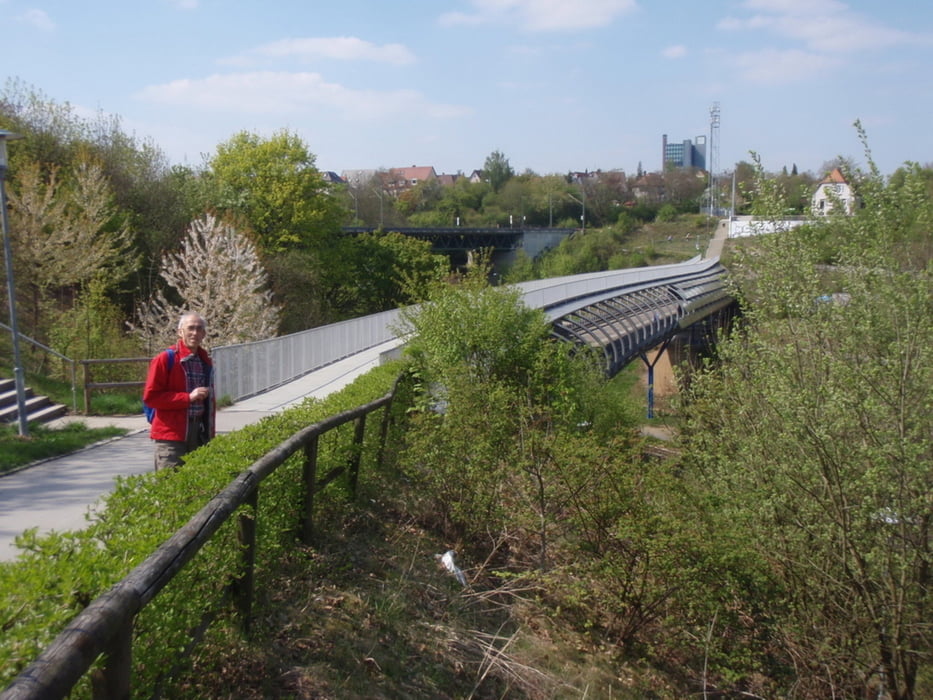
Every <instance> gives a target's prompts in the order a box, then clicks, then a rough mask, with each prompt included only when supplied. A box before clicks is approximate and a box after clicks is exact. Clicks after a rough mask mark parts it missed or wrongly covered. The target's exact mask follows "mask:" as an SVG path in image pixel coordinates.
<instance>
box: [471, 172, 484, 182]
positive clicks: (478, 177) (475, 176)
mask: <svg viewBox="0 0 933 700" xmlns="http://www.w3.org/2000/svg"><path fill="white" fill-rule="evenodd" d="M485 180H486V178H484V177H483V171H482V170H474V171H473V172H472V173H470V183H471V184H473V185H476V184H479V183H480V182H485Z"/></svg>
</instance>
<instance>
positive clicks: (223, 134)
mask: <svg viewBox="0 0 933 700" xmlns="http://www.w3.org/2000/svg"><path fill="white" fill-rule="evenodd" d="M0 13H2V14H0V16H2V17H3V18H4V23H5V27H4V28H3V29H2V31H3V34H2V39H0V47H2V55H3V58H2V73H0V75H2V77H3V78H4V80H6V79H9V78H13V79H18V80H20V81H22V82H23V83H25V84H26V85H28V86H30V87H32V88H35V89H36V90H38V91H40V92H41V93H42V94H44V95H45V96H46V97H48V98H50V99H52V100H54V101H56V102H61V103H63V102H68V103H70V104H71V105H72V106H73V107H74V108H75V109H77V110H80V111H81V112H82V113H86V114H88V115H93V114H94V113H95V112H98V111H99V112H104V113H108V114H111V113H112V114H116V115H118V116H119V117H120V118H121V120H122V125H123V128H124V130H126V131H128V132H130V133H133V134H135V135H136V136H138V137H140V138H146V139H151V140H152V141H153V142H154V143H155V144H157V145H158V146H159V147H160V148H161V149H162V150H163V151H165V153H166V154H167V155H168V157H169V158H170V160H171V161H172V162H175V163H185V164H188V165H192V166H197V165H200V164H201V163H202V162H203V156H204V155H209V154H212V153H214V152H215V150H216V147H217V145H218V144H219V143H221V142H223V141H225V140H227V139H228V138H230V136H232V135H233V134H234V133H236V132H238V131H242V130H247V131H251V132H254V133H257V134H261V135H271V134H272V133H274V132H275V131H276V130H279V129H288V130H289V131H291V132H293V133H296V134H298V135H299V136H300V137H301V138H302V139H303V140H304V142H305V143H306V144H307V146H308V148H309V150H310V151H311V152H312V153H314V154H316V156H317V165H318V167H319V168H320V169H322V170H335V171H338V172H340V171H341V170H345V169H357V168H390V167H401V166H409V165H433V166H434V167H435V168H436V169H437V171H438V172H439V173H440V172H448V173H455V172H458V171H462V172H465V173H469V172H471V171H472V170H473V169H475V168H481V167H482V165H483V161H484V160H485V158H486V156H487V155H488V154H489V153H491V152H492V151H493V150H499V151H501V152H502V153H504V154H505V155H506V156H507V157H508V158H509V161H510V163H511V165H512V167H513V168H515V169H516V170H517V171H519V172H521V171H523V170H525V169H531V170H533V171H535V172H537V173H540V174H545V173H566V172H568V171H571V170H581V171H582V170H596V169H602V170H610V169H623V170H625V171H626V172H628V173H634V172H635V170H636V169H637V167H638V166H639V164H641V165H642V167H643V168H644V169H645V170H657V169H659V168H660V167H661V136H662V134H665V133H666V134H668V137H669V139H670V140H673V141H682V140H684V139H695V137H697V136H700V135H703V136H708V135H709V133H710V110H711V108H712V106H713V105H714V104H717V103H718V105H719V110H720V119H719V124H720V126H719V130H718V136H719V139H718V140H719V149H718V150H719V159H718V160H719V166H720V167H719V170H721V171H727V170H729V169H730V168H731V167H732V164H733V163H735V162H737V161H739V160H749V159H750V156H749V153H750V152H751V151H754V152H756V153H758V154H760V156H761V160H762V162H763V164H764V166H765V168H766V169H768V170H772V171H776V170H780V168H782V167H784V166H786V167H787V168H791V167H792V166H793V165H794V164H796V165H797V167H798V169H799V170H801V171H810V172H812V173H814V174H822V173H819V172H818V171H820V169H821V168H822V166H823V165H824V164H825V163H826V162H827V161H830V160H832V159H833V158H834V157H836V156H844V157H849V158H852V159H854V160H855V161H856V162H857V163H858V164H860V165H863V166H864V165H865V158H864V156H863V150H862V147H861V145H860V143H859V141H858V138H857V134H856V131H855V129H854V127H853V123H854V122H855V121H856V120H857V119H858V120H860V121H861V122H862V124H863V126H864V127H865V129H866V131H867V133H868V140H869V146H870V148H871V151H872V155H873V158H874V160H875V162H876V163H877V165H878V166H879V168H880V169H881V170H882V172H884V173H890V172H892V171H893V170H895V169H896V168H897V167H898V166H900V165H901V164H902V163H903V162H905V161H915V162H919V163H921V164H931V163H933V131H931V121H933V4H931V3H928V2H926V1H925V0H887V1H886V2H877V1H869V0H848V1H843V0H447V1H444V0H327V1H315V0H266V1H265V2H258V1H254V2H246V1H245V0H239V1H238V0H131V1H128V0H83V1H81V2H78V1H76V0H0Z"/></svg>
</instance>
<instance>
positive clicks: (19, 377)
mask: <svg viewBox="0 0 933 700" xmlns="http://www.w3.org/2000/svg"><path fill="white" fill-rule="evenodd" d="M19 138H22V136H19V135H17V134H14V133H12V132H10V131H4V130H2V129H0V221H2V224H3V257H4V259H5V260H6V284H7V296H8V297H9V298H10V330H11V332H12V334H13V380H14V381H15V382H16V410H17V413H18V414H19V434H20V435H22V436H23V437H25V436H27V435H29V425H28V424H27V422H26V384H25V382H24V377H23V363H22V362H21V361H20V356H19V329H18V328H17V326H16V285H15V283H14V281H13V250H12V246H11V245H10V222H9V220H8V219H7V212H6V187H5V183H6V169H7V155H6V142H7V141H13V140H14V139H19Z"/></svg>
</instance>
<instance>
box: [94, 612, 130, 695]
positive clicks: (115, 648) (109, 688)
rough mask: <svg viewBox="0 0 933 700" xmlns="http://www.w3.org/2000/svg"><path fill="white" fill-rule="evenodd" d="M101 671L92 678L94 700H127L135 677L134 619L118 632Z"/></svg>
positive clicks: (107, 651)
mask: <svg viewBox="0 0 933 700" xmlns="http://www.w3.org/2000/svg"><path fill="white" fill-rule="evenodd" d="M104 654H105V655H106V661H105V662H104V667H103V669H102V670H101V671H99V672H98V673H96V674H93V675H92V676H91V693H92V695H93V697H94V700H127V699H128V698H129V697H130V688H131V682H132V676H133V619H132V618H130V619H128V620H126V621H125V622H124V623H123V624H122V625H120V627H119V628H118V629H117V630H116V632H115V633H114V635H113V639H111V641H110V645H109V649H107V650H106V651H105V652H104Z"/></svg>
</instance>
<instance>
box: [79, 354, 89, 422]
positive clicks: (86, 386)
mask: <svg viewBox="0 0 933 700" xmlns="http://www.w3.org/2000/svg"><path fill="white" fill-rule="evenodd" d="M81 365H82V366H83V367H84V415H86V416H89V415H91V365H90V364H89V363H88V362H85V361H84V360H82V361H81Z"/></svg>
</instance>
